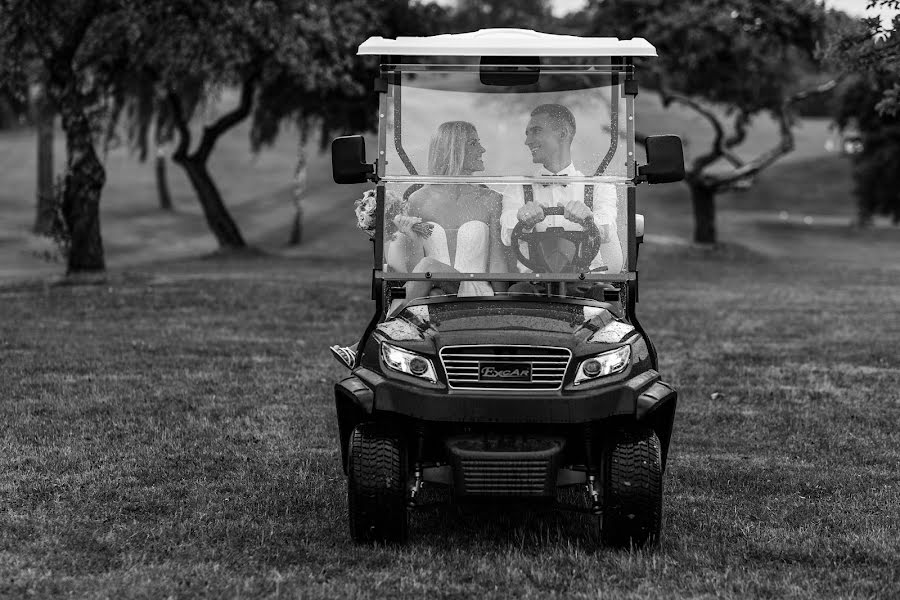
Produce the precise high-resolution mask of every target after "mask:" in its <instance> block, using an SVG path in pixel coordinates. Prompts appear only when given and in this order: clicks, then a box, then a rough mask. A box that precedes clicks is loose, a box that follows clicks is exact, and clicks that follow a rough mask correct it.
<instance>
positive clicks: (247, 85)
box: [191, 73, 259, 162]
mask: <svg viewBox="0 0 900 600" xmlns="http://www.w3.org/2000/svg"><path fill="white" fill-rule="evenodd" d="M258 79H259V73H253V74H252V75H250V76H248V77H246V78H245V79H244V81H243V83H242V84H241V99H240V102H239V103H238V105H237V106H236V107H235V108H234V110H232V111H230V112H227V113H225V114H224V115H222V116H221V117H219V119H218V120H217V121H216V122H215V123H213V124H212V125H208V126H206V127H204V128H203V137H201V138H200V145H199V146H198V147H197V150H196V151H195V152H194V153H193V156H192V157H191V158H193V159H197V160H199V161H200V162H206V160H207V159H208V158H209V155H210V154H211V153H212V151H213V147H214V146H215V145H216V141H217V140H218V139H219V137H220V136H221V135H222V134H223V133H225V132H226V131H228V130H229V129H231V128H232V127H234V126H235V125H237V124H238V123H240V122H241V121H243V120H244V119H246V118H247V117H248V116H249V115H250V110H251V109H252V108H253V96H254V94H255V93H256V82H257V81H258Z"/></svg>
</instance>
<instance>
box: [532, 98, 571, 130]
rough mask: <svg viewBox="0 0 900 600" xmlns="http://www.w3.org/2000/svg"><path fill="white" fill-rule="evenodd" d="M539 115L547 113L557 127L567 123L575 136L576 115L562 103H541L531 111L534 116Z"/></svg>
mask: <svg viewBox="0 0 900 600" xmlns="http://www.w3.org/2000/svg"><path fill="white" fill-rule="evenodd" d="M537 115H547V116H548V117H550V120H551V121H552V122H553V124H554V125H556V126H557V127H559V126H560V125H562V124H565V125H567V126H568V127H569V130H570V131H571V132H572V137H575V115H573V114H572V111H571V110H569V109H568V108H566V107H565V106H563V105H562V104H541V105H540V106H538V107H537V108H535V109H534V110H533V111H531V116H532V117H534V116H537Z"/></svg>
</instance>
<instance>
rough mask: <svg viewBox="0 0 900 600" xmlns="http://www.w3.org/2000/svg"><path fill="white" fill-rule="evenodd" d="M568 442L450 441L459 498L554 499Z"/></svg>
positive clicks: (476, 439)
mask: <svg viewBox="0 0 900 600" xmlns="http://www.w3.org/2000/svg"><path fill="white" fill-rule="evenodd" d="M564 444H565V442H564V440H560V439H527V438H522V437H517V438H514V439H507V438H505V437H485V438H478V437H475V436H471V437H465V436H460V437H455V438H449V439H448V440H447V449H448V451H449V454H450V464H451V466H452V467H453V486H454V493H455V494H456V495H457V496H543V497H546V496H553V495H554V494H555V493H556V476H557V471H558V462H559V458H560V456H561V452H562V449H563V446H564Z"/></svg>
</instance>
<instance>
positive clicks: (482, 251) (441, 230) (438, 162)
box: [330, 121, 508, 367]
mask: <svg viewBox="0 0 900 600" xmlns="http://www.w3.org/2000/svg"><path fill="white" fill-rule="evenodd" d="M484 153H485V149H484V147H483V146H482V145H481V142H480V141H479V139H478V132H477V131H476V130H475V126H474V125H472V124H471V123H468V122H466V121H448V122H447V123H442V124H441V125H440V126H439V127H438V130H437V133H436V134H435V135H434V136H433V137H432V138H431V145H430V146H429V149H428V174H429V175H439V176H452V175H471V174H472V173H476V172H478V171H483V170H484V161H483V160H482V158H481V157H482V155H483V154H484ZM502 204H503V197H502V196H501V195H500V194H498V193H497V192H494V191H492V190H489V189H488V188H486V187H484V186H482V185H476V184H471V183H455V184H439V185H426V186H425V187H423V188H422V189H420V190H417V191H415V192H413V194H412V195H410V197H409V205H408V207H407V211H406V212H407V214H405V215H402V214H401V215H398V216H396V217H394V224H395V225H396V226H397V230H398V231H399V235H396V236H394V239H393V240H391V241H390V242H389V243H388V246H387V248H386V249H385V257H386V261H387V263H388V266H389V267H390V268H391V269H392V270H394V271H396V272H399V273H426V272H431V273H504V272H506V271H507V264H508V263H507V256H506V251H505V247H504V246H503V244H502V243H501V242H500V213H501V209H502ZM422 223H424V224H426V225H427V226H428V227H424V228H423V227H422V225H421V224H422ZM429 227H430V229H431V233H430V235H429V234H428V233H427V230H428V229H429ZM414 228H415V229H414ZM435 279H436V280H439V279H440V275H438V276H436V277H435ZM435 283H437V284H438V285H439V286H440V289H438V288H434V289H432V288H433V286H434V285H435ZM506 285H507V284H506V282H494V283H493V284H491V283H488V282H486V281H463V282H460V283H459V284H458V285H457V284H455V283H454V282H432V281H408V282H407V283H406V299H407V301H408V300H411V299H413V298H421V297H424V296H428V295H433V294H437V295H440V294H443V293H456V294H457V295H459V296H493V295H494V291H495V288H496V291H498V292H499V291H506V290H505V287H506ZM395 302H402V301H400V300H395ZM391 308H392V309H393V308H394V306H393V305H392V307H391ZM330 350H331V353H332V354H333V355H334V356H335V357H336V358H337V359H338V360H340V361H341V362H343V363H344V364H346V365H347V366H348V367H352V366H353V365H354V363H355V361H356V350H357V344H354V345H352V346H340V345H337V344H336V345H334V346H331V348H330Z"/></svg>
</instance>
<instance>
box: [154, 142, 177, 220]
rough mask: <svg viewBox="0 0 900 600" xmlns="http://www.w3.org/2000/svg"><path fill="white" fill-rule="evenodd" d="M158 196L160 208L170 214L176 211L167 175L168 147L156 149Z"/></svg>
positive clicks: (161, 146) (158, 146) (160, 146)
mask: <svg viewBox="0 0 900 600" xmlns="http://www.w3.org/2000/svg"><path fill="white" fill-rule="evenodd" d="M155 171H156V194H157V196H158V197H159V208H160V209H161V210H165V211H168V212H172V211H173V210H175V207H174V206H173V205H172V194H170V193H169V179H168V175H167V174H166V146H165V144H158V145H157V147H156V165H155Z"/></svg>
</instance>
